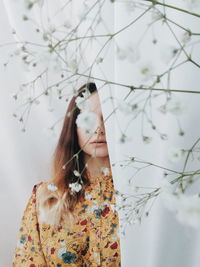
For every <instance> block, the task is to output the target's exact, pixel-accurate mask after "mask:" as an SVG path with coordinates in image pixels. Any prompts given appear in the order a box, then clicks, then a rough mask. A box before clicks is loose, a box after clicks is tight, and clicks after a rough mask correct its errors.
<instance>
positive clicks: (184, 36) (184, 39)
mask: <svg viewBox="0 0 200 267" xmlns="http://www.w3.org/2000/svg"><path fill="white" fill-rule="evenodd" d="M190 40H191V35H190V34H189V32H187V31H185V32H184V33H183V34H182V36H181V42H182V43H184V44H186V43H188V42H189V41H190Z"/></svg>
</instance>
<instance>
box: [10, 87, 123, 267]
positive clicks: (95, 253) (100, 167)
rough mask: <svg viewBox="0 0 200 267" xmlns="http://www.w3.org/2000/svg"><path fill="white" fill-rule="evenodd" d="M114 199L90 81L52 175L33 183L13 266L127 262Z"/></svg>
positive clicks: (74, 104)
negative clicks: (89, 120) (88, 123)
mask: <svg viewBox="0 0 200 267" xmlns="http://www.w3.org/2000/svg"><path fill="white" fill-rule="evenodd" d="M87 112H89V113H90V115H91V114H92V115H95V118H96V120H95V125H94V126H95V127H94V128H93V129H92V132H91V131H90V132H88V130H87V129H86V128H84V129H83V126H84V125H83V126H82V125H81V120H82V124H83V121H84V118H85V117H84V116H85V115H87V114H88V113H87ZM91 133H92V134H91ZM98 142H100V143H98ZM114 204H115V195H114V186H113V180H112V171H111V167H110V161H109V155H108V147H107V143H106V135H105V127H104V123H103V117H102V111H101V105H100V100H99V95H98V91H97V88H96V85H95V84H94V83H87V84H85V85H83V86H82V87H81V88H80V89H79V90H78V92H77V95H76V96H73V98H72V99H71V101H70V103H69V106H68V109H67V112H66V116H65V119H64V124H63V128H62V131H61V135H60V138H59V141H58V144H57V147H56V150H55V153H54V157H53V164H52V175H51V179H50V180H49V181H47V182H46V181H45V182H40V183H38V184H36V185H34V187H33V191H32V195H31V197H30V199H29V201H28V204H27V206H26V209H25V211H24V214H23V217H22V220H21V225H20V229H19V236H18V243H17V246H16V249H15V253H14V257H13V266H17V267H24V266H27V267H46V266H56V267H63V266H121V264H120V240H119V236H118V215H117V212H116V211H115V210H114V209H112V207H113V206H114Z"/></svg>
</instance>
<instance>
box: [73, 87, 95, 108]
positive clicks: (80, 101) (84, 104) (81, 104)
mask: <svg viewBox="0 0 200 267" xmlns="http://www.w3.org/2000/svg"><path fill="white" fill-rule="evenodd" d="M82 94H83V96H82V97H81V96H78V97H77V98H76V100H75V102H76V105H77V107H78V108H79V109H81V110H89V108H90V101H89V99H88V98H89V96H90V95H91V93H90V92H89V91H88V90H86V92H83V93H82Z"/></svg>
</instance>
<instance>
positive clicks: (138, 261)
mask: <svg viewBox="0 0 200 267" xmlns="http://www.w3.org/2000/svg"><path fill="white" fill-rule="evenodd" d="M14 2H15V1H4V4H3V2H1V3H0V22H1V23H0V27H1V33H2V34H1V36H0V44H3V43H9V42H13V41H14V39H13V35H12V34H11V32H12V27H13V26H15V28H17V29H18V31H19V32H20V35H21V36H23V37H24V38H25V39H26V38H31V40H34V38H37V36H32V35H31V36H29V30H28V29H29V28H28V26H26V27H24V26H23V25H24V23H23V22H22V21H20V20H19V19H18V16H16V14H18V12H21V5H20V2H18V3H17V1H16V3H17V9H16V3H15V4H13V3H14ZM73 3H74V5H73V8H72V10H73V12H74V13H75V10H76V8H77V5H76V4H77V2H76V1H74V2H73ZM121 5H122V3H120V2H119V3H116V4H115V5H112V4H111V3H107V8H106V9H105V13H104V15H105V18H109V20H108V21H109V23H108V26H109V27H110V30H116V29H118V28H120V27H121V26H123V25H125V24H126V23H128V21H129V20H130V17H128V16H127V14H126V13H125V9H124V7H122V6H121ZM171 12H172V11H171ZM69 14H71V13H70V11H69ZM175 16H177V17H176V18H177V19H179V17H178V16H179V15H178V14H177V13H176V12H174V14H173V17H175ZM36 17H37V14H35V18H36ZM145 19H146V20H147V21H148V19H149V17H148V16H147V17H145V18H144V20H145ZM143 23H144V22H141V23H138V24H136V25H135V27H133V29H131V30H128V31H125V32H124V34H123V35H122V36H120V37H119V38H118V42H119V43H120V45H121V46H123V45H125V41H126V40H129V39H130V40H131V41H135V40H137V38H139V33H140V32H143V31H144V29H143V25H144V24H143ZM189 23H191V24H192V25H194V28H195V27H196V31H198V29H199V25H195V22H193V21H192V20H190V18H189V17H187V20H186V21H185V24H186V25H188V24H189ZM161 29H163V28H161V25H160V28H159V27H158V29H157V30H158V32H159V35H158V38H160V40H162V42H160V46H162V45H164V44H165V43H167V42H170V37H169V36H168V35H167V34H166V32H165V31H163V30H161ZM101 30H102V29H101V27H100V28H99V31H101ZM130 36H131V38H130ZM146 38H147V40H150V39H151V38H152V36H151V34H150V33H149V35H148V34H147V35H146ZM12 48H13V47H12V46H9V45H8V46H4V47H1V65H0V78H1V79H0V80H1V90H0V123H1V132H0V133H1V138H0V140H1V162H0V174H1V176H0V177H1V187H0V190H1V192H0V197H1V203H2V206H1V237H2V238H1V245H0V251H1V257H0V266H2V267H5V266H10V265H11V259H12V253H13V250H14V247H15V245H16V239H17V233H18V229H19V223H20V220H21V216H22V212H23V210H24V208H25V205H26V202H27V200H28V198H29V196H30V193H31V190H32V187H33V185H34V184H35V183H37V182H40V181H41V180H46V179H48V175H49V163H50V158H51V156H52V153H53V150H54V148H55V144H56V142H57V138H58V134H59V127H58V128H57V129H56V132H55V136H51V135H50V134H49V133H48V131H47V130H46V128H47V127H49V126H50V125H51V124H53V123H54V122H55V121H56V120H57V119H58V118H60V117H62V116H63V114H64V113H65V110H66V103H61V102H60V101H56V100H54V101H52V103H51V107H52V108H54V111H53V112H48V108H49V102H48V100H46V99H43V100H41V103H40V105H38V106H37V107H34V108H33V110H32V111H31V115H30V117H29V121H28V127H27V131H26V132H25V133H24V132H22V131H21V130H20V124H19V122H18V121H17V120H16V119H15V118H14V117H13V116H12V114H13V113H14V112H15V109H16V108H17V104H16V103H15V101H14V100H13V99H12V97H11V96H12V94H13V93H15V92H16V90H17V89H18V87H19V85H20V84H21V83H22V82H24V80H29V79H30V78H31V73H30V72H28V73H27V72H25V71H24V68H23V67H22V65H20V63H19V61H18V60H13V61H12V64H8V66H7V68H6V71H5V68H4V66H3V64H2V62H3V63H4V62H7V59H8V56H7V54H8V53H9V51H11V50H12ZM97 49H98V48H97V47H93V50H92V51H93V53H94V55H95V52H96V51H97ZM112 49H114V48H113V46H112V45H111V46H110V51H109V57H107V58H106V60H104V62H103V63H102V66H101V69H100V68H94V70H93V76H95V77H100V76H101V75H100V74H101V73H102V70H103V73H104V77H105V78H106V79H108V80H115V82H119V83H123V82H124V83H125V82H126V83H127V82H128V83H131V82H132V79H133V76H134V75H136V73H135V72H134V71H132V65H131V63H130V64H129V65H127V63H124V62H123V61H118V60H117V59H116V56H115V55H114V53H112V51H113V50H112ZM149 51H151V52H149ZM141 52H142V56H143V57H144V58H146V59H148V58H149V59H150V60H152V55H153V56H154V61H156V62H158V64H157V68H161V69H162V68H163V66H162V64H161V63H159V60H160V58H159V57H160V54H159V52H158V50H157V49H154V47H153V46H152V47H145V44H144V47H143V48H142V51H141ZM85 53H86V54H85V57H86V58H87V60H86V63H85V64H86V65H87V61H88V62H90V61H91V60H92V57H93V54H92V53H91V50H90V53H89V52H88V51H85ZM196 53H197V52H196ZM159 64H160V65H159ZM135 69H137V64H135ZM134 79H135V77H134ZM83 81H85V79H84V78H82V79H80V80H79V81H78V83H77V86H78V85H80V84H82V82H83ZM96 83H97V85H98V86H100V85H101V82H100V81H96ZM199 84H200V79H199V71H198V69H197V68H195V67H194V66H193V65H191V64H188V65H187V66H186V67H184V68H180V69H179V70H177V71H176V75H174V76H173V79H172V83H171V87H172V88H176V89H185V90H187V89H191V88H192V89H193V90H199ZM108 88H109V90H104V91H103V90H102V91H100V95H101V99H102V101H103V99H104V98H105V97H106V96H108V95H109V94H111V93H112V95H113V92H114V96H115V98H117V99H122V97H124V96H125V95H126V93H127V91H126V90H125V89H124V88H120V89H123V90H120V89H119V87H117V86H114V85H112V86H108V87H107V89H108ZM138 94H139V92H137V93H136V92H135V93H134V97H136V96H137V95H138ZM176 96H177V98H178V100H179V101H180V102H181V103H183V106H184V107H185V109H184V112H183V114H182V115H181V117H180V121H181V127H182V128H183V129H184V131H185V133H186V134H185V136H184V137H178V135H177V132H178V127H177V121H176V120H175V119H174V117H173V116H170V115H166V116H165V117H163V116H161V115H159V113H156V112H155V117H154V120H155V121H156V126H157V127H158V128H159V129H160V131H161V132H165V133H167V134H168V136H169V139H168V140H166V141H162V140H161V139H160V138H159V137H158V135H156V134H153V132H152V131H150V129H148V128H146V129H145V134H146V135H148V134H149V135H150V136H152V138H153V141H152V142H151V143H150V144H148V145H146V144H144V143H143V142H142V141H141V121H140V120H135V121H133V122H132V124H131V127H130V128H129V130H128V136H129V137H131V138H132V139H131V141H130V142H128V143H125V144H123V145H122V144H120V143H119V142H118V140H119V138H120V130H119V125H120V128H121V129H123V128H125V127H126V124H127V122H128V121H129V118H128V117H127V116H125V115H124V114H123V113H117V114H116V115H115V116H113V117H111V119H110V120H109V121H108V123H106V129H107V139H108V143H109V148H110V157H111V162H113V163H114V162H119V161H123V160H125V159H127V155H129V156H134V157H138V158H140V159H142V160H144V161H149V162H153V163H156V164H158V165H161V166H165V167H166V166H167V167H170V168H173V169H176V168H177V169H178V168H179V167H180V166H179V163H172V162H170V161H169V159H168V157H167V155H168V154H167V152H168V150H169V148H170V147H171V146H172V147H174V146H175V147H176V146H177V147H187V148H189V147H191V145H192V144H193V143H194V141H195V140H196V139H197V138H198V137H199V132H200V127H199V125H198V121H199V111H200V109H199V106H198V104H199V95H195V94H193V95H192V94H179V93H177V94H176ZM131 97H133V96H131ZM156 101H157V102H156ZM159 101H161V102H162V99H159V100H157V99H156V100H154V104H155V107H158V106H159V105H160V104H161V102H159ZM111 110H112V103H111V102H106V103H105V104H104V109H103V112H104V115H105V117H106V116H107V115H108V114H109V112H110V111H111ZM60 126H61V125H60ZM113 129H115V132H113ZM47 137H48V138H47ZM193 167H196V168H197V167H198V166H195V165H194V166H193ZM162 173H163V172H162V171H161V170H159V169H157V170H155V169H151V170H149V169H147V170H144V171H143V172H142V173H141V174H139V175H138V176H137V179H136V184H137V183H138V184H139V185H140V186H152V187H153V186H157V185H159V183H160V182H161V179H162ZM113 174H114V183H115V186H116V188H118V189H120V190H122V191H124V192H129V188H128V186H127V179H128V178H129V177H131V175H132V174H133V168H131V167H129V168H128V167H126V168H123V167H120V166H119V165H118V166H116V167H115V168H113ZM127 231H128V232H127V235H126V237H125V238H122V239H121V253H122V266H126V267H129V266H130V267H132V266H137V267H144V266H145V267H160V266H162V267H198V266H199V264H200V256H199V253H198V251H199V249H200V236H199V231H198V230H195V229H192V228H190V227H188V226H184V225H182V224H180V223H179V222H178V221H177V220H176V218H175V216H174V214H173V213H171V212H169V211H168V210H166V208H165V207H164V206H163V204H162V202H161V201H160V200H159V199H158V200H157V201H156V202H155V203H154V205H153V207H152V209H151V213H150V216H149V217H148V218H144V220H143V222H142V224H141V225H138V224H136V225H133V226H131V227H128V230H127Z"/></svg>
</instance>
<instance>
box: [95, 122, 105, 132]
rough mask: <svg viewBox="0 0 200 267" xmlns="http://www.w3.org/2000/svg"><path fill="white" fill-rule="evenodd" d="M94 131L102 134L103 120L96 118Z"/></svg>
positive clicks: (103, 130) (103, 129)
mask: <svg viewBox="0 0 200 267" xmlns="http://www.w3.org/2000/svg"><path fill="white" fill-rule="evenodd" d="M95 133H97V134H100V133H101V134H104V133H105V128H104V122H103V120H98V122H97V126H96V130H95Z"/></svg>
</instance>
